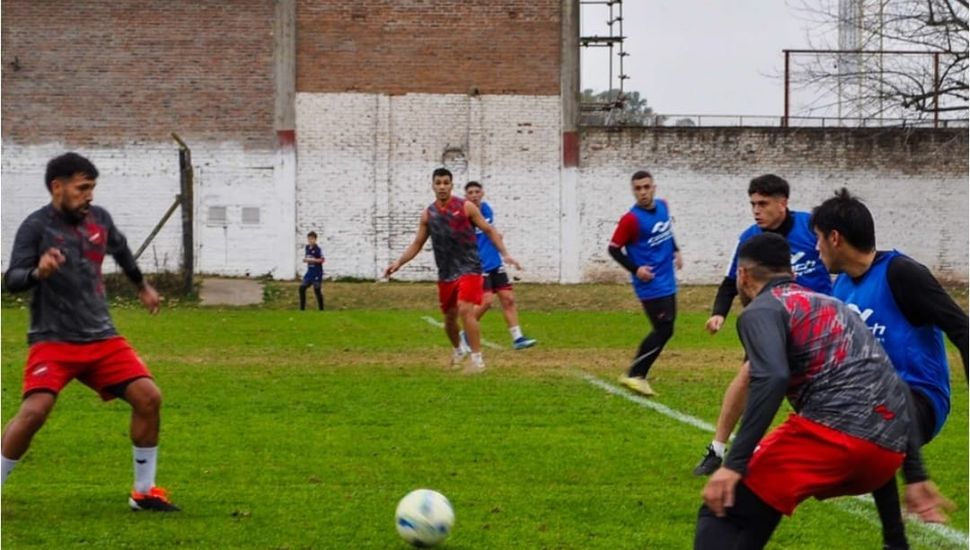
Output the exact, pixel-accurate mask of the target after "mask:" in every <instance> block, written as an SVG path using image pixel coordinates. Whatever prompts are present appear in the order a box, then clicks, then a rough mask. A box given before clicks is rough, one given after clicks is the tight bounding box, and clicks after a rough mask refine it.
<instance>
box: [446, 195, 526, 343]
mask: <svg viewBox="0 0 970 550" xmlns="http://www.w3.org/2000/svg"><path fill="white" fill-rule="evenodd" d="M484 198H485V191H484V190H483V189H482V184H480V183H478V182H477V181H470V182H468V183H466V184H465V199H466V200H469V201H471V202H472V203H474V205H475V206H477V207H478V208H479V210H481V212H482V217H483V218H485V221H487V222H488V224H489V225H491V226H493V227H494V226H495V215H494V213H493V211H492V205H490V204H488V203H487V202H485V201H484V200H483V199H484ZM475 238H477V239H478V257H479V258H480V259H481V261H482V271H483V272H484V277H485V284H484V287H483V295H482V305H481V306H479V307H478V308H476V310H475V317H476V318H477V319H478V320H479V321H481V320H482V317H484V316H485V314H486V313H488V310H489V308H491V307H492V295H493V294H498V300H499V303H501V304H502V314H503V315H504V316H505V323H506V324H507V325H508V326H509V334H511V335H512V349H516V350H520V349H526V348H531V347H532V346H534V345H536V340H535V339H534V338H529V337H528V336H526V335H524V334H522V327H520V326H519V311H518V308H517V307H516V305H515V291H513V290H512V281H510V280H509V274H508V273H507V272H506V271H505V266H504V265H503V264H502V257H501V256H499V253H498V249H497V248H495V245H494V244H492V240H491V239H489V238H488V235H486V234H485V232H484V231H482V230H481V229H479V228H477V227H476V228H475ZM461 336H462V337H464V332H463V333H462V334H461Z"/></svg>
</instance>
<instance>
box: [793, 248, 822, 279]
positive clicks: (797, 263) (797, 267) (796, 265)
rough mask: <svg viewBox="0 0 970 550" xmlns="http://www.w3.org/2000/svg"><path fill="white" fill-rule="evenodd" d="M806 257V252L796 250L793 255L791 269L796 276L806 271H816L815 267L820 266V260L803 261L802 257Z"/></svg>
mask: <svg viewBox="0 0 970 550" xmlns="http://www.w3.org/2000/svg"><path fill="white" fill-rule="evenodd" d="M804 257H805V253H804V252H796V253H794V254H792V255H791V270H792V272H793V273H794V274H795V276H796V277H800V276H802V275H805V274H806V273H811V272H813V271H815V268H816V267H817V266H818V262H817V261H816V260H811V259H809V260H805V261H804V262H803V261H802V258H804Z"/></svg>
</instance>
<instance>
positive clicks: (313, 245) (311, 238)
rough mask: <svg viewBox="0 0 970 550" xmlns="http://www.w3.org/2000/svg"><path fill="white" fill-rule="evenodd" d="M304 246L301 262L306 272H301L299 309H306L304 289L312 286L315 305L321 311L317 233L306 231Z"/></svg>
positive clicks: (321, 264) (320, 252)
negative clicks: (315, 299)
mask: <svg viewBox="0 0 970 550" xmlns="http://www.w3.org/2000/svg"><path fill="white" fill-rule="evenodd" d="M306 241H307V243H306V246H304V247H303V263H305V264H306V273H304V274H303V282H302V283H300V309H301V310H304V309H306V289H307V288H309V287H310V286H312V287H313V293H314V294H315V295H316V297H317V307H318V308H319V309H320V311H323V290H322V288H321V287H322V285H323V262H324V261H326V260H325V259H324V257H323V250H321V249H320V247H319V246H317V234H316V232H314V231H311V232H309V233H307V235H306Z"/></svg>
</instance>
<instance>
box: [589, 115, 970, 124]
mask: <svg viewBox="0 0 970 550" xmlns="http://www.w3.org/2000/svg"><path fill="white" fill-rule="evenodd" d="M580 119H581V120H580V125H582V126H614V127H615V126H633V127H636V126H645V127H687V128H690V127H712V126H715V127H716V126H720V127H741V126H745V127H766V128H771V127H775V128H778V127H785V126H788V127H798V128H934V127H937V128H968V127H970V120H968V119H966V118H952V119H940V120H938V121H933V120H932V119H930V120H925V119H912V118H863V117H858V118H852V117H835V116H831V117H824V116H792V117H787V121H786V118H785V117H784V116H772V115H720V114H714V115H710V114H642V113H622V114H621V115H616V114H614V115H613V116H612V117H611V116H610V113H599V112H592V113H591V112H583V113H582V114H581V115H580Z"/></svg>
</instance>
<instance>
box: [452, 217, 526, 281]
mask: <svg viewBox="0 0 970 550" xmlns="http://www.w3.org/2000/svg"><path fill="white" fill-rule="evenodd" d="M465 215H466V216H468V219H469V220H470V221H471V222H472V224H473V225H475V227H477V228H479V229H481V230H482V233H485V234H486V235H488V238H489V239H490V240H491V241H492V244H494V245H495V248H497V249H498V252H499V254H501V255H502V261H503V262H505V263H507V264H509V265H510V266H512V267H514V268H516V269H519V270H521V269H522V265H521V264H520V263H519V262H518V261H517V260H516V259H515V258H513V257H512V256H510V255H509V251H508V250H507V249H506V248H505V241H504V240H503V239H502V234H501V233H499V232H498V231H497V230H496V229H495V228H494V227H492V225H491V224H489V223H488V220H486V219H485V216H482V212H481V210H479V209H478V207H477V206H475V203H473V202H471V201H465Z"/></svg>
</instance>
